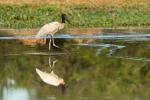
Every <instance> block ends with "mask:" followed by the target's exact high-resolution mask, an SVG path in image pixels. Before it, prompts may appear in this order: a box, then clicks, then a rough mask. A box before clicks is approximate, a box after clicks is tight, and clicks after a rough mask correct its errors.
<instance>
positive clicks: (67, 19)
mask: <svg viewBox="0 0 150 100" xmlns="http://www.w3.org/2000/svg"><path fill="white" fill-rule="evenodd" d="M66 21H67V22H68V23H69V24H70V25H73V24H72V23H71V22H70V20H69V19H68V17H67V18H66Z"/></svg>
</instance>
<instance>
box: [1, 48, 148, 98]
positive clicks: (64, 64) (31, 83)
mask: <svg viewBox="0 0 150 100" xmlns="http://www.w3.org/2000/svg"><path fill="white" fill-rule="evenodd" d="M15 46H16V45H15ZM65 48H68V49H69V50H70V51H72V50H73V51H78V53H73V54H72V55H71V56H68V57H67V56H58V57H57V56H55V57H53V59H54V58H57V59H59V63H58V64H56V66H55V70H56V72H57V74H58V75H64V76H62V77H64V79H65V80H66V83H67V84H68V91H69V93H70V94H71V97H75V98H78V97H79V96H89V97H92V98H95V99H98V98H100V97H106V96H108V97H113V98H114V100H115V99H119V98H120V99H121V98H125V99H132V98H139V99H145V100H148V98H149V94H150V91H149V89H148V88H149V82H150V79H149V77H150V67H149V65H150V63H149V62H141V61H132V60H125V59H112V58H109V57H107V56H106V55H105V53H106V52H107V51H108V50H107V49H104V51H102V52H103V54H100V55H95V52H96V49H97V48H90V47H88V48H87V47H78V48H76V47H71V48H69V47H67V46H65ZM12 49H16V48H12ZM19 50H20V49H19V48H18V50H17V51H18V52H19ZM128 50H130V49H127V48H125V49H123V51H121V50H120V51H117V52H116V55H117V53H118V54H120V52H124V53H126V52H129V51H128ZM133 51H134V52H135V51H136V52H137V54H136V56H138V55H140V56H142V55H144V54H149V50H146V49H144V48H143V49H140V48H139V49H138V48H135V49H134V50H133ZM1 52H2V50H1ZM21 52H22V51H21ZM130 52H131V51H130ZM0 59H1V60H0V70H1V71H0V83H1V84H3V85H5V84H6V82H7V78H11V79H14V80H15V81H16V83H17V84H16V85H17V86H25V87H38V86H42V87H41V90H40V91H39V92H40V93H39V94H40V96H41V95H48V91H50V90H53V91H55V92H56V90H54V88H52V87H48V86H47V85H45V84H44V83H43V82H41V80H40V79H39V78H38V77H37V75H36V72H35V68H36V67H38V68H40V67H42V69H44V70H49V68H48V67H47V66H48V57H47V56H32V57H31V56H8V57H1V58H0ZM44 66H45V67H44ZM49 88H50V90H49ZM56 94H57V93H56ZM125 99H124V100H125Z"/></svg>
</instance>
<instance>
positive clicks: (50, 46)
mask: <svg viewBox="0 0 150 100" xmlns="http://www.w3.org/2000/svg"><path fill="white" fill-rule="evenodd" d="M50 50H51V38H50V39H49V51H50Z"/></svg>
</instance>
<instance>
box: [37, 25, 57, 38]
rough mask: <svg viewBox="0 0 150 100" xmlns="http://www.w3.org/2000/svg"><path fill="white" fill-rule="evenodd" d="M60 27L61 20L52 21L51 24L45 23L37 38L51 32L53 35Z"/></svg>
mask: <svg viewBox="0 0 150 100" xmlns="http://www.w3.org/2000/svg"><path fill="white" fill-rule="evenodd" d="M58 29H59V22H52V23H49V24H46V25H44V26H43V27H42V28H41V29H40V30H39V32H38V33H37V35H36V38H39V37H40V36H43V35H47V34H51V35H53V34H54V33H56V32H57V31H58Z"/></svg>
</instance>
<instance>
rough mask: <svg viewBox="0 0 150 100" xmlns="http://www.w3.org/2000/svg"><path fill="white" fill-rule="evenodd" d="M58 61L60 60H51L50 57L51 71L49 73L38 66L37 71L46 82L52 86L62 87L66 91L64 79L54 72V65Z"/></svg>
mask: <svg viewBox="0 0 150 100" xmlns="http://www.w3.org/2000/svg"><path fill="white" fill-rule="evenodd" d="M57 61H58V60H54V61H51V58H50V57H49V66H50V69H51V72H50V73H47V72H44V71H41V70H40V69H38V68H36V73H37V74H38V75H39V76H40V78H41V79H42V81H44V82H45V83H47V84H49V85H52V86H56V87H57V86H58V87H61V90H62V92H63V93H64V92H65V82H64V79H63V78H60V77H59V76H57V75H56V74H55V73H54V66H55V63H56V62H57Z"/></svg>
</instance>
